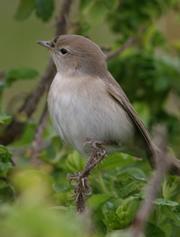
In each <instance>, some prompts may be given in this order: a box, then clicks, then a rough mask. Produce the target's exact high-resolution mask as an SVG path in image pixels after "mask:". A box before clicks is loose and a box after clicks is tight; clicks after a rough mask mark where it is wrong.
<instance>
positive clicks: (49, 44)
mask: <svg viewBox="0 0 180 237" xmlns="http://www.w3.org/2000/svg"><path fill="white" fill-rule="evenodd" d="M37 43H38V44H40V45H41V46H43V47H45V48H48V49H52V46H51V42H50V41H44V40H39V41H38V42H37Z"/></svg>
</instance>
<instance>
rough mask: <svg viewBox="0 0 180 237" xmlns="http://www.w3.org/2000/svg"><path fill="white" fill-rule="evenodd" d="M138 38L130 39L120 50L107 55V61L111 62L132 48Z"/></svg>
mask: <svg viewBox="0 0 180 237" xmlns="http://www.w3.org/2000/svg"><path fill="white" fill-rule="evenodd" d="M136 40H137V39H136V37H135V36H134V37H130V38H129V39H128V40H127V41H126V42H125V43H124V44H123V45H122V46H121V47H120V48H118V49H116V50H115V51H113V52H109V53H107V57H106V60H111V59H113V58H115V57H117V56H119V55H120V54H121V53H122V52H124V50H126V49H127V48H129V47H131V46H132V45H133V44H134V43H135V42H136Z"/></svg>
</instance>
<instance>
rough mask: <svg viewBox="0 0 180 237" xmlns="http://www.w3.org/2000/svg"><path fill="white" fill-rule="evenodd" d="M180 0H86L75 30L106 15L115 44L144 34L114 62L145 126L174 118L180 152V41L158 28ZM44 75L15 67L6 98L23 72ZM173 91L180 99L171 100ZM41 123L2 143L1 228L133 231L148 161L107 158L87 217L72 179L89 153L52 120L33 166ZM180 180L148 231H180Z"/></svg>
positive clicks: (16, 232)
mask: <svg viewBox="0 0 180 237" xmlns="http://www.w3.org/2000/svg"><path fill="white" fill-rule="evenodd" d="M178 4H179V1H178V0H151V1H145V0H143V1H137V0H112V1H109V0H92V1H89V0H80V1H79V12H78V15H77V17H76V18H77V21H78V22H77V23H78V24H77V25H78V28H77V29H76V31H77V33H79V34H83V35H89V34H90V32H91V30H92V29H93V28H96V23H97V22H99V21H101V22H102V23H103V24H105V25H106V27H107V28H108V30H109V34H111V35H113V36H114V41H113V42H112V44H111V45H110V47H111V48H112V50H115V49H116V48H118V47H120V45H121V44H123V42H124V41H125V40H126V39H127V38H128V37H131V36H133V35H135V34H136V35H137V42H136V43H135V45H134V46H133V47H131V48H128V49H127V50H125V51H124V52H123V54H121V55H120V56H119V57H117V58H114V59H113V60H111V61H110V62H109V63H108V66H109V69H110V71H111V73H112V74H113V76H114V77H115V78H116V79H117V80H118V82H119V83H120V84H121V85H122V87H123V88H124V90H125V91H126V93H127V94H128V97H129V98H130V100H131V101H132V103H133V104H134V107H135V108H136V110H137V112H138V113H139V115H140V116H141V117H142V119H143V120H144V122H145V124H146V126H147V127H149V129H150V130H151V128H152V127H153V126H154V125H155V124H156V123H159V122H160V123H164V124H165V125H166V126H167V128H168V132H169V141H170V144H171V147H172V148H173V149H174V152H175V153H176V155H177V156H179V155H180V150H179V145H178V144H179V142H180V138H179V136H178V134H179V132H180V125H179V118H180V114H179V111H178V108H179V107H178V103H179V101H178V100H179V95H180V82H179V80H180V59H179V53H178V52H179V51H178V50H179V41H178V42H176V44H175V43H174V45H173V46H171V45H170V44H169V42H168V41H167V40H166V38H165V37H164V35H163V34H162V32H161V31H160V30H159V29H158V27H157V21H158V19H159V18H160V17H161V16H164V15H165V14H166V13H167V12H168V11H170V10H174V11H176V10H177V9H178V7H179V5H178ZM54 5H55V3H54V1H53V0H20V1H19V6H18V9H17V11H16V16H15V18H16V19H18V20H25V19H27V18H28V17H29V16H30V15H31V14H32V13H33V12H34V13H35V14H36V15H37V17H39V18H40V19H41V20H42V21H48V20H49V19H50V18H51V16H52V14H53V11H54V9H55V7H54ZM107 37H108V35H107ZM176 47H177V53H174V49H176ZM37 76H38V72H37V71H36V70H34V69H32V68H28V67H27V68H16V69H9V70H8V71H6V72H5V76H4V80H1V81H0V100H2V98H4V97H3V95H4V94H3V92H4V91H5V90H6V88H7V87H11V85H12V84H14V85H15V84H16V82H17V80H23V81H24V83H26V80H27V79H28V80H29V79H34V78H36V77H37ZM172 94H173V95H174V97H175V98H176V100H177V101H170V96H171V95H172ZM174 97H173V98H174ZM174 111H175V112H174ZM10 121H11V115H8V114H6V111H2V108H0V126H1V128H2V127H3V126H5V125H7V124H8V123H9V122H10ZM36 127H37V124H36V120H35V119H31V121H29V123H28V124H27V125H26V129H25V131H24V134H23V136H22V137H21V139H19V140H17V141H16V142H15V143H14V144H12V145H11V146H9V147H4V146H2V145H1V146H0V230H1V231H0V236H1V237H9V236H12V235H13V236H14V237H21V236H28V237H36V236H43V237H50V236H52V237H56V236H62V237H71V236H74V235H76V236H82V237H83V236H107V237H115V236H121V237H123V236H124V237H125V236H126V237H129V236H130V235H129V232H128V231H127V230H126V228H127V227H128V226H129V225H130V224H131V223H132V221H133V218H134V216H135V213H136V210H137V208H138V207H139V204H140V202H141V200H142V199H143V198H144V192H143V188H144V187H145V185H146V184H147V182H148V179H149V176H150V174H151V169H150V167H149V165H148V163H147V161H141V160H136V159H134V158H133V157H131V156H129V155H126V154H119V153H115V154H112V155H111V156H109V157H108V158H107V159H106V160H104V161H103V162H102V164H101V165H99V166H98V167H97V168H96V169H95V171H94V172H93V173H92V175H91V176H90V183H91V186H92V195H90V196H89V198H88V200H87V203H88V207H89V209H90V213H88V214H87V215H86V216H85V217H80V216H77V215H76V213H75V207H74V201H73V184H70V183H69V182H68V180H67V175H68V174H71V173H75V172H78V171H80V170H82V168H83V166H84V165H85V160H84V159H83V158H82V157H81V156H80V155H79V154H78V153H77V152H76V151H74V150H70V148H67V147H66V146H64V145H63V144H62V143H61V142H60V139H59V138H58V137H57V136H56V135H55V133H54V131H53V130H52V126H51V124H50V123H48V125H47V127H46V130H45V132H44V144H45V148H44V149H43V150H42V151H41V153H40V156H39V159H40V160H41V161H42V162H43V164H42V165H41V166H40V167H39V168H38V169H35V168H32V167H31V166H32V165H31V164H32V160H31V156H30V154H31V153H30V151H29V149H30V147H31V145H32V139H33V137H34V133H35V129H36ZM0 131H1V129H0ZM11 159H13V160H14V161H15V163H16V166H13V164H12V160H11ZM179 181H180V180H179V178H178V177H173V176H168V177H167V178H166V180H165V181H164V183H163V185H162V188H161V192H160V195H159V198H158V199H157V200H156V202H155V209H154V212H153V213H152V215H151V218H150V219H149V222H148V223H147V226H146V230H145V236H147V237H152V236H153V237H178V236H179V233H180V204H179V202H180V194H179V190H180V182H179ZM117 230H118V231H117Z"/></svg>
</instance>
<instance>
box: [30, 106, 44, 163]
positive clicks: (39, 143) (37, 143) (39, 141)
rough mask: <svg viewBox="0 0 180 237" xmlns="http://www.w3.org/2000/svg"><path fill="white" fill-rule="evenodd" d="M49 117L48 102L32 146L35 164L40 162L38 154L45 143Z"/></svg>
mask: <svg viewBox="0 0 180 237" xmlns="http://www.w3.org/2000/svg"><path fill="white" fill-rule="evenodd" d="M47 118H48V109H47V103H46V104H45V106H44V109H43V111H42V114H41V116H40V119H39V122H38V126H37V129H36V132H35V137H34V139H33V143H32V147H31V150H30V156H31V162H32V163H33V164H35V165H36V164H39V163H40V162H39V161H38V156H39V153H40V151H41V150H42V148H43V144H44V143H43V132H44V129H45V126H46V122H47Z"/></svg>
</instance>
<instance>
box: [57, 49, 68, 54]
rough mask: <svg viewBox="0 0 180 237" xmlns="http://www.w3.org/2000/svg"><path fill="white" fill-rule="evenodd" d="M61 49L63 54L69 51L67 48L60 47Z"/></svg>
mask: <svg viewBox="0 0 180 237" xmlns="http://www.w3.org/2000/svg"><path fill="white" fill-rule="evenodd" d="M59 51H60V52H61V53H62V54H66V53H68V51H67V49H65V48H61V49H59Z"/></svg>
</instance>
